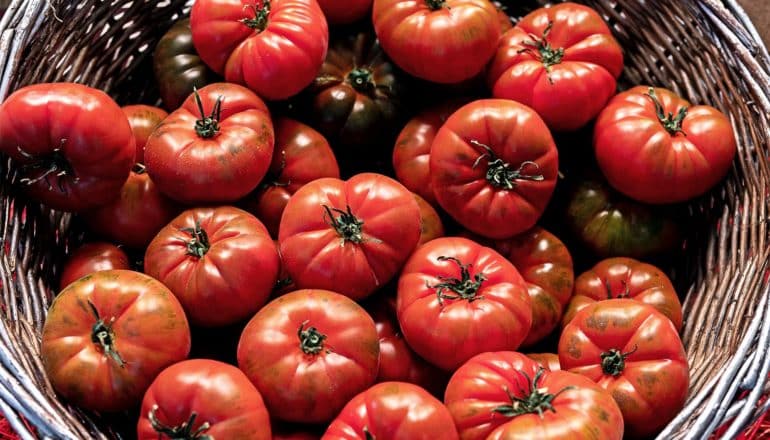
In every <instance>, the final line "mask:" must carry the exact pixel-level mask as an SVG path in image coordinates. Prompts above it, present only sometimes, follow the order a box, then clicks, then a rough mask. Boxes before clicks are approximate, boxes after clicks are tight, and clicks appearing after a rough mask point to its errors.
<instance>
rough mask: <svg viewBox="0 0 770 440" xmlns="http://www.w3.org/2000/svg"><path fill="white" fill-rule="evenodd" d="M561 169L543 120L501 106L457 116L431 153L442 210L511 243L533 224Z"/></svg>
mask: <svg viewBox="0 0 770 440" xmlns="http://www.w3.org/2000/svg"><path fill="white" fill-rule="evenodd" d="M558 167H559V158H558V153H557V151H556V145H555V144H554V141H553V138H552V137H551V133H550V131H548V127H546V126H545V123H544V122H543V120H542V119H540V117H539V116H538V115H537V114H536V113H535V112H534V111H532V109H530V108H529V107H526V106H524V105H521V104H519V103H517V102H515V101H508V100H503V99H485V100H479V101H474V102H472V103H470V104H467V105H465V106H463V107H462V108H460V109H459V110H457V111H456V112H455V113H453V114H452V116H450V117H449V119H447V121H446V123H445V124H444V125H443V126H442V127H441V129H440V130H439V132H438V134H436V137H435V139H434V140H433V145H432V146H431V150H430V178H431V183H432V184H433V190H434V192H435V194H436V199H437V200H438V202H439V204H440V205H441V207H442V208H444V210H446V212H447V213H449V215H451V216H452V217H453V218H454V219H455V220H457V221H458V222H459V223H460V224H462V225H463V226H465V227H466V228H468V229H469V230H471V231H473V232H475V233H477V234H479V235H482V236H485V237H489V238H510V237H511V236H513V235H516V234H518V233H520V232H524V231H526V230H527V229H529V228H531V227H532V226H534V225H535V222H537V220H538V219H539V218H540V216H541V215H542V213H543V211H544V210H545V207H546V205H547V204H548V201H549V200H550V198H551V195H552V194H553V190H554V187H555V186H556V176H557V174H558Z"/></svg>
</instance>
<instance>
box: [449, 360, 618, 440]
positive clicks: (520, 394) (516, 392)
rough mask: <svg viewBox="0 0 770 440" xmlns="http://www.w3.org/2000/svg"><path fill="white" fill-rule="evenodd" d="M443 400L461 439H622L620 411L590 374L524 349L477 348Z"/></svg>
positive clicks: (453, 380)
mask: <svg viewBox="0 0 770 440" xmlns="http://www.w3.org/2000/svg"><path fill="white" fill-rule="evenodd" d="M444 403H445V404H446V406H447V408H449V412H450V413H452V417H453V418H454V421H455V425H456V426H457V430H458V431H459V432H460V437H461V438H462V439H463V440H503V439H505V440H508V439H538V440H562V439H566V438H568V439H570V440H595V439H601V440H621V439H622V438H623V416H622V415H621V413H620V409H618V405H617V404H616V403H615V402H614V401H613V400H612V397H611V396H610V395H609V394H607V393H605V392H604V390H602V389H601V388H600V387H599V386H597V385H596V384H595V383H593V382H592V381H591V380H589V379H587V378H585V377H582V376H580V375H578V374H573V373H569V372H566V371H548V370H546V369H544V368H543V367H541V366H540V365H539V364H538V363H537V362H535V361H533V360H532V359H529V358H528V357H526V356H525V355H523V354H520V353H516V352H512V351H503V352H490V353H483V354H480V355H478V356H476V357H474V358H472V359H470V360H469V361H468V362H466V363H465V364H464V365H463V366H462V367H460V369H459V370H457V372H455V374H454V376H452V379H451V380H450V381H449V386H448V387H447V390H446V395H445V397H444Z"/></svg>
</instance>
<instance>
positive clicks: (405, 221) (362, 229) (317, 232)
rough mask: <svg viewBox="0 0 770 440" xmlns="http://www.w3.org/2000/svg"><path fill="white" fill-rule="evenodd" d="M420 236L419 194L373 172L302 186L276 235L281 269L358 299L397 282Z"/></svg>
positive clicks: (301, 282) (308, 284)
mask: <svg viewBox="0 0 770 440" xmlns="http://www.w3.org/2000/svg"><path fill="white" fill-rule="evenodd" d="M419 239H420V208H419V206H418V205H417V201H416V200H415V198H414V195H413V194H412V193H411V192H409V190H407V189H406V188H404V187H403V186H402V185H401V184H400V183H398V182H396V181H395V180H393V179H391V178H389V177H385V176H383V175H380V174H374V173H363V174H358V175H356V176H353V177H351V178H350V179H349V180H347V181H342V180H339V179H332V178H324V179H318V180H315V181H313V182H310V183H308V184H307V185H305V186H304V187H302V188H300V190H299V191H297V192H296V193H295V194H294V196H292V198H291V199H290V200H289V203H288V204H287V205H286V210H285V211H284V213H283V217H282V218H281V228H280V232H279V234H278V241H279V242H280V246H281V255H282V257H283V263H284V267H285V268H286V271H287V272H288V273H289V275H290V276H291V278H292V279H293V280H294V282H295V283H296V284H297V287H299V288H318V289H335V291H337V292H339V293H342V294H343V295H347V296H349V297H351V298H353V299H356V300H358V299H362V298H364V297H366V296H367V295H369V294H370V293H372V292H374V291H375V290H376V289H377V288H379V287H380V286H382V285H383V284H385V283H387V282H388V281H389V280H390V279H391V278H393V276H395V275H396V273H397V272H398V270H399V269H400V268H401V266H402V265H403V264H404V262H405V261H406V259H407V257H409V254H411V253H412V250H413V249H414V248H415V247H416V246H417V243H418V241H419ZM342 280H344V282H342Z"/></svg>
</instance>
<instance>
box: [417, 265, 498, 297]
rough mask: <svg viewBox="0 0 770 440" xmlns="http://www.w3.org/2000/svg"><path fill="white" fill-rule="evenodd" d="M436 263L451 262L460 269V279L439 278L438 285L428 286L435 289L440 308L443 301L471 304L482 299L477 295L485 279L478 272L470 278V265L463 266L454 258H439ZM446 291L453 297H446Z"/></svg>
mask: <svg viewBox="0 0 770 440" xmlns="http://www.w3.org/2000/svg"><path fill="white" fill-rule="evenodd" d="M438 261H451V262H453V263H455V264H456V265H457V266H458V267H459V268H460V278H452V277H444V276H439V277H438V279H439V280H441V282H440V283H438V284H434V285H432V286H431V285H428V287H429V288H431V289H436V296H437V297H438V302H439V304H441V305H442V306H443V305H444V300H445V299H450V300H452V299H464V300H467V301H468V302H473V301H475V300H477V299H483V298H484V297H483V296H482V295H478V292H479V289H481V285H482V283H483V282H484V281H485V280H486V279H487V277H486V276H484V274H483V273H481V272H479V273H477V274H476V275H474V276H473V278H471V274H470V266H471V265H470V264H463V263H462V262H461V261H460V260H458V259H457V258H454V257H447V256H444V255H442V256H440V257H438ZM446 291H451V292H454V293H455V294H454V295H447V294H446V293H444V292H446Z"/></svg>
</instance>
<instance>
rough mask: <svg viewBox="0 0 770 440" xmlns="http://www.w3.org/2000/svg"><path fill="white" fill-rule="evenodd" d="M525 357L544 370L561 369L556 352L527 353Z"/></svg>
mask: <svg viewBox="0 0 770 440" xmlns="http://www.w3.org/2000/svg"><path fill="white" fill-rule="evenodd" d="M527 357H528V358H530V359H532V360H533V361H535V362H537V363H538V364H540V366H542V367H543V368H545V369H546V370H550V371H559V370H561V365H559V355H558V354H556V353H527Z"/></svg>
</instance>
